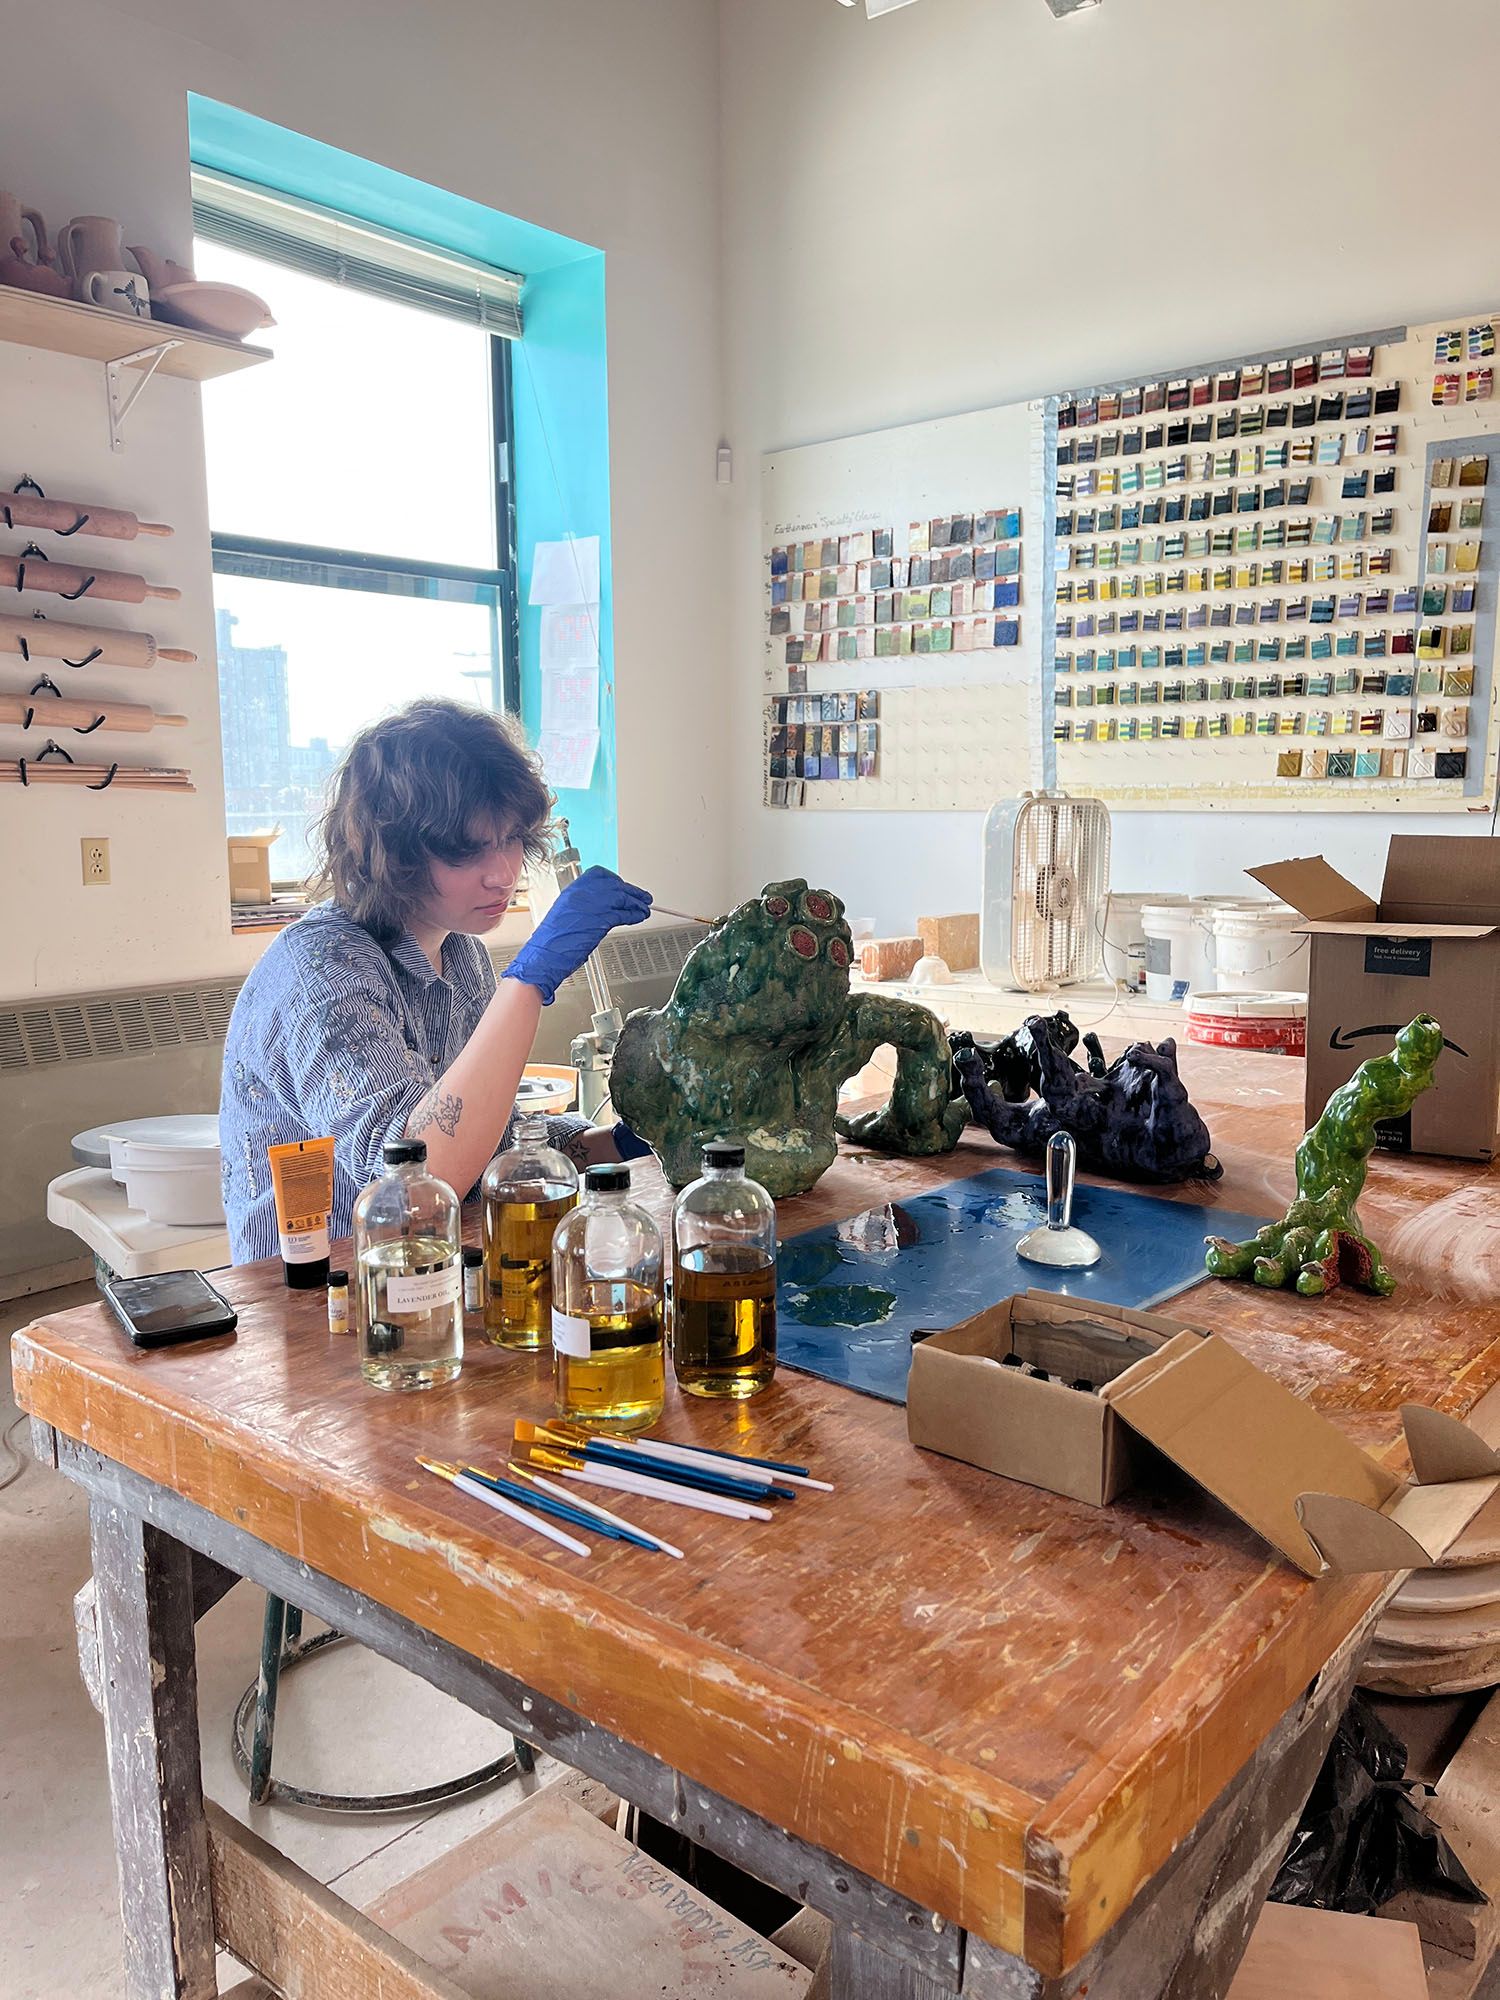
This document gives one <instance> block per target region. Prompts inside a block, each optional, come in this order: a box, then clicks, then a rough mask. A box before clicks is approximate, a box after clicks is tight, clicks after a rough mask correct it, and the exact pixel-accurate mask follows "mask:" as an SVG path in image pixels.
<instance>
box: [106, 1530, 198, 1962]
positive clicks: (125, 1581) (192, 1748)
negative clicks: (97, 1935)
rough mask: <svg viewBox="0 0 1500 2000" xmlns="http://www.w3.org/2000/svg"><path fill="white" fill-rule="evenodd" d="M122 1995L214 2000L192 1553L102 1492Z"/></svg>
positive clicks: (111, 1787)
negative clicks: (122, 1952)
mask: <svg viewBox="0 0 1500 2000" xmlns="http://www.w3.org/2000/svg"><path fill="white" fill-rule="evenodd" d="M89 1528H90V1537H91V1540H92V1543H93V1557H94V1579H95V1582H96V1584H97V1586H98V1599H97V1601H98V1618H99V1655H100V1666H101V1680H102V1683H103V1694H104V1730H105V1740H106V1742H107V1744H108V1746H109V1795H110V1810H111V1813H112V1816H113V1820H114V1834H115V1852H116V1855H117V1857H118V1859H119V1865H120V1909H121V1914H122V1916H123V1918H124V1926H125V1986H124V1993H125V1995H126V2000H214V1996H215V1995H216V1994H217V1992H218V1981H217V1978H216V1977H215V1973H214V1926H213V1907H212V1903H211V1900H210V1895H209V1882H208V1829H207V1825H206V1822H205V1820H204V1815H203V1778H202V1773H201V1771H200V1769H199V1763H198V1670H197V1656H196V1653H195V1651H194V1646H193V1563H192V1555H191V1552H190V1551H189V1550H188V1549H187V1548H185V1547H184V1546H183V1544H182V1543H181V1542H177V1541H174V1540H173V1539H172V1537H171V1536H170V1535H165V1534H163V1533H162V1532H161V1530H160V1529H159V1528H153V1527H150V1526H148V1524H147V1523H146V1522H144V1521H142V1520H140V1519H139V1518H138V1517H137V1516H135V1515H133V1514H129V1513H127V1512H126V1511H125V1509H124V1508H122V1507H117V1506H114V1505H112V1504H110V1503H109V1502H107V1501H103V1500H96V1501H94V1503H93V1505H92V1507H91V1509H90V1515H89Z"/></svg>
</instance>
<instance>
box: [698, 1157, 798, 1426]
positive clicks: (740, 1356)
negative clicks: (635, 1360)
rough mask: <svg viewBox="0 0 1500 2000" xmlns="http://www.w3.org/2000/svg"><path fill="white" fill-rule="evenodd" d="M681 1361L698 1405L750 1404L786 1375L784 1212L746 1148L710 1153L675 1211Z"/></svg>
mask: <svg viewBox="0 0 1500 2000" xmlns="http://www.w3.org/2000/svg"><path fill="white" fill-rule="evenodd" d="M672 1245H673V1254H672V1362H673V1366H674V1368H675V1369H676V1372H677V1380H678V1383H679V1384H680V1385H681V1387H682V1388H684V1389H687V1390H689V1391H690V1392H691V1393H692V1394H693V1395H695V1396H727V1397H732V1398H736V1399H743V1398H744V1397H746V1396H754V1395H756V1394H757V1393H758V1392H759V1391H760V1390H762V1389H764V1388H765V1387H766V1385H767V1383H768V1382H769V1381H770V1380H771V1377H772V1376H773V1375H774V1374H775V1372H776V1205H775V1203H774V1202H773V1201H772V1199H771V1197H770V1195H769V1194H767V1192H766V1190H765V1189H764V1188H763V1187H762V1186H761V1185H760V1183H759V1182H758V1181H752V1180H749V1179H747V1178H746V1175H745V1149H744V1147H743V1146H735V1145H729V1144H717V1143H716V1144H712V1145H708V1146H705V1147H704V1148H703V1178H702V1179H701V1180H696V1181H694V1182H693V1183H692V1185H691V1186H690V1187H686V1188H684V1189H683V1191H682V1193H681V1194H680V1195H679V1196H678V1197H677V1206H676V1208H675V1209H674V1210H673V1212H672Z"/></svg>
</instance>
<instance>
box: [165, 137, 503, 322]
mask: <svg viewBox="0 0 1500 2000" xmlns="http://www.w3.org/2000/svg"><path fill="white" fill-rule="evenodd" d="M193 226H194V228H195V229H196V231H197V233H198V234H199V235H200V236H206V237H208V238H209V239H210V240H211V241H212V242H215V243H225V244H228V245H229V246H230V247H231V248H232V249H235V250H243V251H244V252H246V253H247V255H249V256H252V257H266V258H269V259H271V260H272V261H274V262H275V263H278V264H286V265H289V266H290V267H291V268H292V269H293V270H296V271H306V272H308V273H309V274H310V275H311V276H313V277H317V278H326V279H328V280H329V281H330V282H331V283H333V284H336V285H347V286H349V287H351V288H352V289H353V290H355V291H362V292H372V293H374V294H375V296H376V297H378V298H383V299H394V300H397V301H399V302H400V303H401V304H404V305H409V306H419V307H421V308H422V310H423V311H425V312H435V313H441V314H442V315H443V316H444V318H446V319H457V320H463V321H464V322H466V323H467V324H468V325H470V326H480V327H483V328H484V329H485V330H486V331H487V332H489V333H494V334H500V335H503V336H504V337H505V338H506V339H509V340H519V339H520V337H521V287H522V285H523V283H524V282H525V281H524V279H522V278H520V277H518V276H517V274H516V273H515V272H514V271H503V270H501V269H499V268H498V266H496V265H493V264H483V263H480V261H479V260H478V259H477V258H473V257H465V256H462V255H460V254H459V253H458V252H457V251H454V250H443V249H440V248H439V247H438V246H437V245H436V244H432V243H422V242H419V241H418V240H417V239H416V238H415V237H411V236H402V235H400V234H399V233H398V232H397V231H395V230H391V229H382V228H380V227H379V226H378V225H377V224H375V223H370V222H361V221H359V220H358V219H357V218H356V217H354V216H351V215H341V214H340V213H339V212H338V210H336V209H332V208H322V207H320V206H319V205H318V204H317V203H316V202H310V201H302V200H300V199H299V198H298V197H296V196H295V195H286V194H278V193H277V192H276V191H275V190H274V189H272V188H264V187H257V186H256V185H255V184H254V183H253V182H251V181H242V180H239V179H237V178H235V176H233V175H231V174H219V173H211V172H209V171H208V170H207V169H206V168H202V167H195V168H194V169H193Z"/></svg>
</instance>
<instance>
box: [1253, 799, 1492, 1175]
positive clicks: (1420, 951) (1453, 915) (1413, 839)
mask: <svg viewBox="0 0 1500 2000" xmlns="http://www.w3.org/2000/svg"><path fill="white" fill-rule="evenodd" d="M1246 872H1247V873H1248V874H1250V875H1253V876H1254V878H1255V880H1256V881H1257V882H1261V883H1264V885H1265V886H1266V888H1268V889H1269V890H1270V891H1271V893H1272V895H1274V896H1279V897H1280V898H1281V899H1282V901H1283V902H1287V903H1290V904H1291V905H1292V907H1293V908H1294V909H1296V910H1299V911H1300V912H1301V914H1302V916H1303V918H1304V919H1305V922H1304V923H1302V924H1301V925H1300V926H1299V929H1300V930H1301V931H1303V932H1304V933H1305V934H1306V935H1307V936H1308V937H1310V938H1311V940H1312V952H1311V966H1310V971H1309V985H1308V996H1307V1106H1306V1109H1307V1122H1308V1124H1309V1125H1310V1124H1312V1122H1313V1120H1314V1119H1315V1118H1317V1117H1318V1116H1319V1114H1320V1113H1321V1112H1322V1110H1323V1107H1324V1105H1325V1104H1326V1103H1327V1102H1328V1099H1329V1097H1330V1096H1331V1095H1332V1093H1333V1092H1334V1091H1335V1090H1336V1089H1337V1088H1338V1086H1339V1085H1340V1084H1341V1083H1347V1081H1348V1080H1349V1078H1350V1077H1351V1076H1352V1075H1353V1074H1354V1072H1355V1070H1356V1069H1357V1068H1358V1067H1359V1065H1360V1064H1361V1063H1362V1062H1364V1061H1365V1059H1366V1058H1367V1057H1368V1056H1377V1055H1385V1054H1387V1053H1388V1052H1389V1050H1390V1048H1391V1046H1392V1043H1393V1041H1394V1038H1395V1035H1396V1031H1397V1030H1398V1029H1399V1028H1404V1027H1405V1026H1406V1024H1407V1022H1408V1021H1410V1020H1411V1019H1412V1018H1413V1017H1414V1016H1415V1015H1417V1014H1430V1015H1431V1016H1432V1017H1433V1019H1434V1020H1435V1021H1437V1022H1439V1023H1440V1024H1441V1026H1442V1030H1443V1053H1442V1055H1441V1057H1440V1058H1439V1059H1438V1065H1437V1070H1436V1072H1435V1081H1434V1083H1433V1086H1432V1088H1431V1090H1428V1091H1424V1092H1423V1094H1422V1095H1421V1096H1420V1097H1419V1098H1418V1099H1417V1101H1416V1103H1415V1104H1414V1105H1413V1106H1412V1108H1411V1110H1410V1111H1409V1112H1407V1113H1406V1115H1405V1116H1404V1117H1402V1118H1392V1119H1387V1120H1385V1121H1384V1122H1383V1123H1382V1124H1381V1125H1380V1126H1379V1127H1378V1128H1377V1140H1376V1143H1377V1145H1379V1146H1380V1147H1381V1148H1382V1149H1383V1150H1385V1151H1388V1152H1400V1153H1442V1154H1447V1155H1448V1156H1449V1157H1450V1158H1453V1159H1459V1160H1488V1159H1491V1158H1492V1157H1493V1156H1494V1152H1495V1128H1496V1124H1497V1122H1500V841H1494V840H1477V839H1464V838H1461V837H1458V836H1445V835H1442V834H1396V835H1394V836H1393V837H1392V839H1391V843H1390V847H1389V850H1388V852H1387V854H1386V863H1385V880H1384V882H1383V883H1382V885H1381V891H1380V900H1379V902H1378V903H1377V902H1373V901H1372V900H1371V899H1370V898H1369V897H1368V896H1367V895H1365V894H1364V892H1363V891H1362V890H1360V889H1357V888H1356V887H1355V886H1354V884H1353V883H1352V882H1349V881H1346V880H1345V878H1344V877H1343V876H1342V875H1340V874H1339V873H1338V871H1337V870H1336V869H1334V868H1331V867H1330V866H1329V865H1328V863H1327V862H1326V861H1325V860H1324V859H1323V858H1322V856H1321V855H1313V856H1310V857H1307V858H1304V859H1302V860H1297V861H1277V862H1273V863H1270V864H1269V865H1267V866H1266V867H1263V868H1251V869H1249V870H1247V871H1246Z"/></svg>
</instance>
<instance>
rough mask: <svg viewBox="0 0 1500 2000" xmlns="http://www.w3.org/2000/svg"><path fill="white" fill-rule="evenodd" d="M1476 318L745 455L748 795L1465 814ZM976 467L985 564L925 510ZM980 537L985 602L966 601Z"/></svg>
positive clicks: (1490, 328)
mask: <svg viewBox="0 0 1500 2000" xmlns="http://www.w3.org/2000/svg"><path fill="white" fill-rule="evenodd" d="M1496 322H1497V315H1496V314H1495V313H1494V312H1492V311H1487V312H1479V313H1471V314H1464V315H1461V316H1457V315H1456V316H1455V317H1454V319H1453V320H1452V321H1450V322H1445V323H1442V324H1437V323H1434V324H1431V325H1424V326H1413V327H1406V326H1397V327H1388V328H1384V329H1378V330H1374V331H1366V332H1363V333H1358V334H1350V335H1342V336H1339V337H1336V338H1330V337H1327V336H1324V337H1320V338H1319V339H1316V340H1306V339H1303V340H1296V341H1289V342H1287V343H1284V344H1283V345H1282V346H1280V347H1279V348H1277V349H1275V350H1273V351H1269V352H1264V353H1260V354H1252V355H1242V356H1239V357H1237V358H1235V359H1232V360H1223V361H1218V362H1213V363H1197V364H1192V365H1189V366H1177V367H1173V368H1171V369H1161V370H1158V371H1156V372H1155V373H1154V374H1152V375H1148V376H1137V377H1133V378H1131V379H1129V380H1119V381H1114V382H1108V383H1104V384H1099V385H1096V386H1093V387H1090V388H1087V389H1078V390H1067V391H1064V392H1061V393H1058V394H1053V395H1049V396H1044V397H1041V398H1038V399H1037V400H1036V401H1034V402H1032V403H1030V404H1027V405H1021V404H1011V405H1006V406H1001V407H999V408H996V409H992V410H981V411H976V412H974V413H972V414H971V415H968V416H963V417H954V418H948V419H944V420H943V421H942V422H940V423H935V424H928V425H905V426H902V427H900V428H897V429H894V430H889V431H884V432H872V433H868V434H867V435H865V436H864V437H860V438H846V439H842V440H840V441H838V442H836V443H834V444H828V445H816V446H808V447H805V448H803V449H801V450H798V451H793V452H784V453H774V454H771V455H769V456H768V457H767V458H766V459H765V461H764V462H763V470H762V479H763V498H764V536H765V603H766V612H765V646H766V655H767V667H766V674H765V683H766V685H765V694H766V696H767V699H766V701H765V704H764V711H765V713H764V721H765V728H764V742H763V771H764V778H765V797H766V803H767V804H768V805H777V806H799V805H800V806H802V807H804V808H812V807H818V808H822V809H840V808H842V809H848V808H850V807H885V808H890V807H896V808H898V809H899V808H902V807H905V808H917V809H920V808H926V809H929V810H930V809H933V808H937V809H943V808H947V809H958V808H962V807H975V806H983V805H985V804H987V803H989V802H991V801H993V800H994V799H995V798H999V797H1003V796H1004V795H1005V794H1006V793H1007V792H1012V791H1016V790H1019V789H1022V788H1023V787H1024V786H1026V785H1028V784H1035V783H1038V782H1042V783H1046V784H1058V785H1061V786H1062V787H1063V788H1065V789H1066V790H1068V791H1070V792H1077V793H1086V794H1089V795H1092V796H1095V797H1099V798H1103V799H1105V800H1107V801H1108V802H1109V803H1110V804H1111V806H1112V807H1114V808H1115V809H1116V810H1129V809H1131V808H1133V807H1134V808H1141V809H1145V810H1160V809H1163V808H1166V809H1173V808H1177V809H1183V810H1189V811H1205V810H1208V811H1212V810H1222V811H1236V812H1238V811H1285V810H1287V809H1288V807H1291V808H1292V809H1294V810H1298V811H1301V810H1310V811H1330V812H1332V811H1336V812H1350V811H1354V812H1387V811H1414V812H1468V813H1486V812H1488V811H1490V809H1491V808H1492V806H1493V804H1494V801H1495V796H1496V786H1497V779H1500V688H1497V675H1496V663H1495V636H1496V592H1497V583H1500V560H1497V550H1500V540H1497V536H1496V531H1495V521H1494V518H1493V517H1494V506H1493V504H1492V503H1491V501H1490V499H1489V495H1490V492H1491V490H1492V486H1491V480H1490V472H1491V464H1492V455H1491V454H1492V447H1493V449H1494V453H1495V457H1494V483H1495V485H1497V486H1500V402H1497V401H1496V400H1495V398H1494V393H1493V392H1494V366H1495V352H1496V345H1497V327H1496ZM997 489H999V490H1000V491H1001V495H1002V497H1006V496H1009V497H1012V498H1019V499H1020V500H1021V501H1022V502H1023V504H1022V505H1021V506H1018V507H1011V508H1008V509H1007V510H1006V513H1005V515H1004V517H1003V525H1004V526H1005V527H1006V528H1007V529H1010V528H1012V527H1014V529H1015V530H1016V531H1017V532H1016V535H1015V540H1014V544H1013V546H1012V547H1011V548H1010V549H1009V550H1007V551H1005V555H1006V569H1005V571H1004V572H1003V573H1002V571H1001V570H1000V569H999V568H998V567H994V568H991V559H992V558H996V559H997V558H998V554H999V553H1000V551H998V550H996V551H990V550H985V549H983V547H982V545H981V536H980V534H979V529H980V525H981V520H985V521H986V522H987V525H993V517H983V516H980V515H969V514H967V513H965V514H962V515H958V516H945V515H943V513H942V511H941V508H940V507H937V506H934V505H928V504H924V503H926V502H927V501H932V502H938V501H942V502H944V503H946V502H948V501H954V502H956V501H958V500H960V499H962V500H964V504H965V506H967V503H968V499H970V498H972V499H974V500H975V501H976V502H977V501H978V500H979V499H981V498H986V497H990V498H992V497H994V496H995V495H996V492H997ZM918 516H924V517H926V518H917V517H918ZM1023 517H1024V519H1025V522H1026V536H1025V539H1024V541H1022V540H1021V539H1020V536H1019V532H1018V531H1019V526H1020V522H1021V519H1022V518H1023ZM907 519H911V520H913V521H914V522H915V526H914V528H913V529H911V530H907V529H906V528H905V527H904V525H903V524H904V522H905V521H906V520H907ZM874 522H879V523H883V524H885V525H883V527H880V528H876V529H874V530H873V531H871V529H870V524H871V523H874ZM960 531H962V532H960ZM908 535H909V537H910V539H909V541H908ZM866 544H869V547H868V548H867V546H866ZM955 556H956V557H957V562H956V564H955V562H954V558H955ZM882 557H884V558H885V560H882ZM982 557H983V559H984V561H985V572H984V574H985V577H986V579H987V580H988V578H989V577H991V576H993V577H994V578H995V579H996V580H997V581H996V583H994V584H988V585H987V587H988V588H989V589H992V590H997V589H998V588H999V581H1000V580H1001V579H1002V577H1003V581H1004V594H1005V603H1004V606H1003V607H1002V606H1001V605H1000V603H999V599H998V597H996V599H995V601H994V603H993V605H992V604H991V602H989V601H984V602H979V601H978V600H977V599H976V598H975V596H974V595H973V593H974V592H976V591H978V590H979V589H980V588H981V585H980V582H979V578H980V575H981V571H980V567H979V565H980V561H981V558H982ZM938 564H942V565H943V566H944V571H943V574H942V575H941V576H940V575H939V573H938V567H937V565H938ZM888 572H889V574H887V573H888ZM898 572H900V574H898ZM929 572H930V573H929ZM957 578H962V581H961V582H956V581H954V579H957ZM971 578H972V579H973V581H972V582H971V581H970V579H971ZM903 584H904V585H905V586H906V587H905V588H903V587H902V585H903ZM929 586H931V587H930V588H929ZM960 602H962V613H961V612H960V609H959V605H960ZM1023 604H1024V605H1025V607H1026V610H1025V613H1024V615H1023V612H1022V609H1021V607H1022V605H1023ZM866 607H868V610H867V609H866ZM980 613H982V614H983V618H984V621H985V623H986V625H987V634H986V636H987V642H988V643H987V644H986V645H985V646H984V648H983V650H982V652H975V651H973V650H972V648H973V647H974V645H975V643H976V642H975V637H974V630H975V623H976V616H977V614H980ZM991 616H993V619H994V623H993V625H992V626H991V625H988V621H989V619H990V617H991ZM995 648H1000V649H1001V650H994V649H995ZM938 654H941V655H942V656H943V657H941V658H938V657H935V656H936V655H938ZM966 682H968V683H970V684H968V685H965V684H964V683H966ZM877 703H878V707H877ZM877 716H878V727H876V726H873V725H875V724H876V718H877ZM866 733H867V734H868V741H866ZM851 753H852V754H851ZM867 773H868V775H867ZM851 778H852V779H854V780H855V782H853V783H850V782H848V780H849V779H851Z"/></svg>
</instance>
